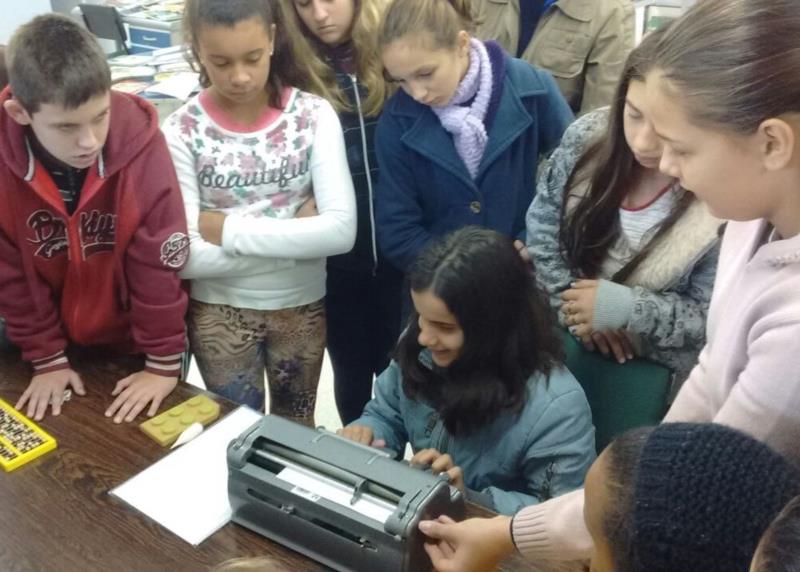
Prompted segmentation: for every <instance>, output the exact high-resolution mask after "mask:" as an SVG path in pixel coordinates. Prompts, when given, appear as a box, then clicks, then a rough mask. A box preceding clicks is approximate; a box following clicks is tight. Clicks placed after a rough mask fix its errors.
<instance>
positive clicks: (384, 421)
mask: <svg viewBox="0 0 800 572" xmlns="http://www.w3.org/2000/svg"><path fill="white" fill-rule="evenodd" d="M402 393H403V388H402V378H401V374H400V367H399V366H398V365H397V363H396V362H394V361H392V362H391V363H390V364H389V367H387V368H386V369H385V370H384V372H383V373H382V374H380V375H379V376H378V379H376V380H375V397H373V398H372V399H371V400H370V401H369V403H367V405H366V407H364V413H362V414H361V417H359V418H358V419H356V420H355V421H353V422H352V423H350V425H349V426H353V425H363V426H366V427H370V428H371V429H372V432H373V435H374V438H375V439H383V440H385V441H386V448H387V449H390V450H392V451H394V452H395V454H396V455H397V456H398V457H402V455H403V453H404V451H405V448H406V443H408V430H407V429H406V425H405V421H404V419H403V412H402V401H403V395H402Z"/></svg>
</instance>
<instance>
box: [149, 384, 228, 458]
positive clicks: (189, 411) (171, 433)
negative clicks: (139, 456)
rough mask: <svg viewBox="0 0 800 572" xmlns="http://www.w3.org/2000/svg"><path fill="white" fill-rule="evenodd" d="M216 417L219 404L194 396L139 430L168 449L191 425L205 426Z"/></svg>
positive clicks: (206, 398) (204, 397) (203, 397)
mask: <svg viewBox="0 0 800 572" xmlns="http://www.w3.org/2000/svg"><path fill="white" fill-rule="evenodd" d="M217 417H219V403H217V402H216V401H214V400H213V399H209V398H208V397H206V396H205V395H196V396H195V397H192V398H191V399H187V400H186V401H184V402H183V403H181V404H179V405H176V406H175V407H173V408H172V409H167V410H166V411H165V412H164V413H161V414H159V415H156V416H155V417H153V418H152V419H148V420H147V421H145V422H144V423H142V424H141V425H139V428H140V429H141V430H142V431H144V432H145V434H146V435H147V436H148V437H150V438H151V439H153V440H154V441H155V442H157V443H158V444H159V445H161V446H162V447H168V446H169V445H172V444H173V443H174V442H175V441H176V440H177V438H178V437H179V436H180V434H181V433H183V431H184V430H185V429H186V428H187V427H188V426H189V425H191V424H192V423H201V424H203V425H206V424H207V423H211V422H212V421H214V420H215V419H216V418H217Z"/></svg>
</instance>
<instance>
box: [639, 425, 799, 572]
mask: <svg viewBox="0 0 800 572" xmlns="http://www.w3.org/2000/svg"><path fill="white" fill-rule="evenodd" d="M798 493H800V473H798V471H797V470H796V469H795V467H794V466H792V465H790V464H789V463H788V462H787V461H786V460H785V459H784V458H783V457H781V456H780V455H778V454H777V453H776V452H774V451H773V450H772V449H770V448H769V447H768V446H766V445H765V444H763V443H761V442H759V441H756V440H755V439H753V438H751V437H749V436H747V435H745V434H744V433H741V432H739V431H736V430H734V429H730V428H728V427H725V426H723V425H719V424H713V423H709V424H695V423H665V424H661V425H659V426H658V427H656V428H654V429H653V431H652V433H651V434H650V436H649V437H648V439H647V442H646V443H645V445H644V449H643V451H642V456H641V459H640V461H639V467H638V476H637V478H636V493H635V500H634V503H635V506H634V526H633V528H634V531H633V538H632V542H631V549H632V560H631V562H632V564H633V566H632V569H633V570H637V571H642V572H644V571H647V572H667V571H669V572H692V571H695V570H696V571H698V572H701V571H702V572H714V571H716V570H719V571H720V572H723V571H724V572H736V571H739V570H741V571H742V572H747V570H748V569H749V567H750V560H751V559H752V557H753V553H754V552H755V549H756V546H757V545H758V541H759V539H760V538H761V535H762V534H763V533H764V531H765V530H766V529H767V527H768V526H769V524H770V522H771V521H772V519H773V518H775V516H776V515H777V514H778V513H779V512H780V511H781V509H782V508H783V506H784V505H785V504H786V503H787V502H788V501H789V500H790V499H791V498H792V497H793V496H795V495H797V494H798Z"/></svg>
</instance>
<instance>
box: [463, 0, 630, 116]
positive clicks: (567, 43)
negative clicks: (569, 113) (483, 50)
mask: <svg viewBox="0 0 800 572" xmlns="http://www.w3.org/2000/svg"><path fill="white" fill-rule="evenodd" d="M522 1H527V0H522ZM519 3H520V0H473V4H472V5H473V15H474V17H475V21H476V22H478V29H477V36H478V37H479V38H481V39H484V40H496V41H497V42H498V43H500V45H502V46H503V47H504V48H505V49H506V51H508V52H509V53H510V54H512V55H516V49H517V43H518V41H519ZM633 15H634V11H633V3H632V2H631V0H557V2H555V4H553V5H552V6H550V7H549V8H548V9H547V10H546V12H545V13H544V14H543V15H542V17H541V19H540V20H539V23H538V25H537V26H536V31H535V32H534V34H533V38H532V39H531V41H530V43H529V44H528V46H527V48H525V51H524V52H523V54H522V56H521V57H522V59H524V60H527V61H529V62H530V63H532V64H534V65H535V66H538V67H540V68H544V69H546V70H548V71H549V72H550V73H552V74H553V77H555V79H556V82H558V86H559V87H560V88H561V92H562V93H563V94H564V97H565V98H566V99H567V102H568V103H569V106H570V107H571V108H572V110H573V111H574V112H575V113H586V112H587V111H591V110H592V109H596V108H598V107H602V106H604V105H609V104H610V103H611V98H612V97H613V94H614V89H615V87H616V85H617V81H618V80H619V76H620V74H621V73H622V68H623V65H624V63H625V59H626V58H627V57H628V53H629V52H630V51H631V49H633V42H634V39H633V36H634V33H633V30H634V17H633Z"/></svg>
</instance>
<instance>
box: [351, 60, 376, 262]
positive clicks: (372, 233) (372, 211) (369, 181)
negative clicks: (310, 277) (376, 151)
mask: <svg viewBox="0 0 800 572" xmlns="http://www.w3.org/2000/svg"><path fill="white" fill-rule="evenodd" d="M347 77H349V78H350V83H351V84H352V85H353V94H354V95H355V98H356V111H357V112H358V123H359V125H360V126H361V150H362V151H363V153H364V169H365V171H366V175H367V196H368V197H369V223H370V229H369V230H370V239H371V240H372V275H373V276H375V274H376V273H377V271H378V243H377V240H376V239H375V205H374V199H373V197H372V170H371V169H370V166H369V154H368V150H367V128H366V125H365V124H364V114H363V111H362V110H361V94H360V93H359V92H358V78H357V77H356V75H355V74H347Z"/></svg>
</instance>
